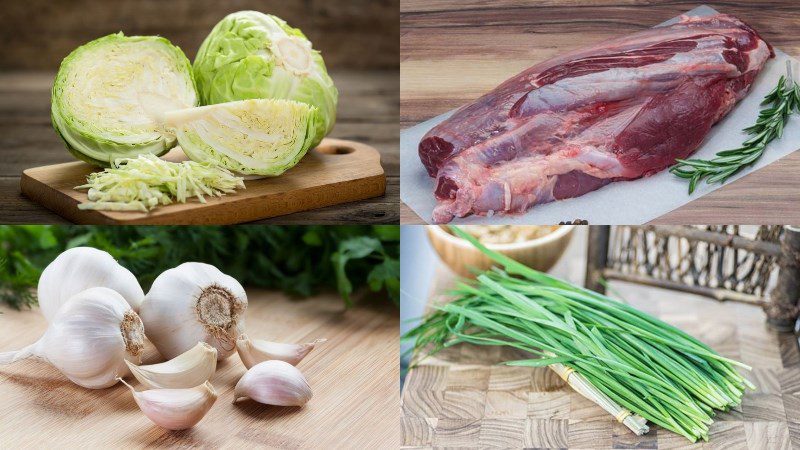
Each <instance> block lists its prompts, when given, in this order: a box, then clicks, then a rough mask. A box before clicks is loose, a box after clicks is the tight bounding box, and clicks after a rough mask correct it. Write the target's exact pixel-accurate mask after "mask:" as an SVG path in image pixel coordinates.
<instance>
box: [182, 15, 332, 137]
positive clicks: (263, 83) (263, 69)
mask: <svg viewBox="0 0 800 450" xmlns="http://www.w3.org/2000/svg"><path fill="white" fill-rule="evenodd" d="M194 76H195V80H196V82H197V89H198V92H199V93H200V100H201V102H202V104H204V105H211V104H216V103H224V102H230V101H236V100H246V99H258V98H264V99H286V100H295V101H298V102H301V103H306V104H308V105H311V106H314V107H316V108H317V110H318V111H319V113H318V114H317V118H316V119H315V123H314V124H313V129H314V133H313V136H312V146H314V145H317V144H318V143H319V142H320V141H321V140H322V138H323V137H325V135H326V134H328V133H329V132H330V131H331V129H332V128H333V124H334V123H335V122H336V103H337V101H338V97H339V93H338V91H337V90H336V86H334V85H333V80H331V77H330V76H329V75H328V72H327V70H326V68H325V62H324V61H323V60H322V56H321V55H320V53H319V52H318V51H316V50H314V49H313V48H312V47H311V42H310V41H309V40H308V39H307V38H306V37H305V35H303V33H302V32H301V31H300V30H299V29H297V28H292V27H290V26H289V25H287V24H286V22H285V21H283V20H282V19H280V18H278V17H275V16H272V15H268V14H263V13H260V12H257V11H240V12H236V13H233V14H230V15H228V16H226V17H225V18H224V19H222V21H220V22H219V23H218V24H217V25H216V26H215V27H214V29H213V30H211V33H210V34H209V35H208V37H206V39H205V41H203V44H202V45H201V46H200V50H199V51H198V52H197V57H196V58H195V60H194Z"/></svg>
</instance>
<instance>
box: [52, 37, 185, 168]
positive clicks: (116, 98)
mask: <svg viewBox="0 0 800 450" xmlns="http://www.w3.org/2000/svg"><path fill="white" fill-rule="evenodd" d="M197 104H198V99H197V92H196V91H195V87H194V81H193V80H192V72H191V65H190V63H189V60H188V59H186V56H185V55H184V54H183V52H181V50H180V49H179V48H178V47H175V46H173V45H172V44H171V43H170V42H169V41H168V40H166V39H164V38H161V37H156V36H125V35H123V34H122V33H117V34H111V35H108V36H105V37H102V38H99V39H96V40H94V41H92V42H89V43H88V44H85V45H83V46H81V47H78V48H77V49H75V50H74V51H73V52H72V53H70V54H69V56H67V57H66V58H65V59H64V61H62V63H61V68H60V69H59V71H58V75H56V79H55V82H54V85H53V95H52V102H51V117H52V121H53V127H55V129H56V131H57V132H58V134H59V135H60V136H61V138H62V139H63V140H64V142H65V143H66V144H67V148H68V149H69V151H70V152H71V153H72V154H73V155H75V157H77V158H78V159H81V160H83V161H86V162H88V163H90V164H95V165H98V166H104V167H108V166H110V165H111V163H112V162H113V161H114V160H116V159H119V158H128V157H136V156H137V155H140V154H148V153H150V154H154V155H161V154H163V153H166V152H167V150H169V149H170V148H172V147H174V146H175V144H176V142H175V137H174V136H172V135H170V134H168V133H165V132H164V130H163V128H162V126H161V125H159V124H158V123H157V121H156V120H154V119H153V117H154V110H156V111H157V110H170V109H178V108H187V107H190V106H195V105H197Z"/></svg>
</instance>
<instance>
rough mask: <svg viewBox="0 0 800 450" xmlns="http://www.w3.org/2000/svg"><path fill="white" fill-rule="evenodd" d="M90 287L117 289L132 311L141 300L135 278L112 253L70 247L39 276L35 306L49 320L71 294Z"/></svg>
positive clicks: (142, 298)
mask: <svg viewBox="0 0 800 450" xmlns="http://www.w3.org/2000/svg"><path fill="white" fill-rule="evenodd" d="M93 287H106V288H109V289H113V290H115V291H117V292H118V293H119V294H120V295H121V296H122V298H124V299H125V301H126V302H127V303H128V305H130V307H131V309H133V311H134V312H138V311H139V306H140V305H141V304H142V300H144V291H142V287H141V286H140V285H139V282H138V281H137V280H136V277H135V276H134V275H133V274H132V273H131V272H130V271H129V270H128V269H126V268H124V267H122V266H121V265H119V263H117V261H116V260H115V259H114V257H113V256H111V255H109V254H108V253H106V252H104V251H102V250H98V249H96V248H91V247H75V248H71V249H69V250H67V251H65V252H63V253H61V254H60V255H58V257H57V258H56V259H54V260H53V262H51V263H50V264H49V265H48V266H47V267H45V269H44V271H42V275H41V276H40V277H39V286H38V290H37V296H38V298H39V309H40V310H41V311H42V314H44V317H45V318H46V319H47V321H48V322H52V320H53V318H54V317H55V315H56V313H57V312H58V310H59V309H61V306H62V305H63V304H64V303H65V302H66V301H67V300H68V299H69V298H70V297H72V296H73V295H75V294H77V293H78V292H81V291H85V290H86V289H89V288H93Z"/></svg>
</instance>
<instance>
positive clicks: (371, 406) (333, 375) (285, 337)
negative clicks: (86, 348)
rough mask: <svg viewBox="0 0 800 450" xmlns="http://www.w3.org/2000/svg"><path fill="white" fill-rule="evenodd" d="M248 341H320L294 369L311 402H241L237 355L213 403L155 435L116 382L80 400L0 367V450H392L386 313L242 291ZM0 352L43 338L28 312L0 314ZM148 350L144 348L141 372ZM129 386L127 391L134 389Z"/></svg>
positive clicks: (72, 390) (42, 376)
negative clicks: (185, 424) (189, 421)
mask: <svg viewBox="0 0 800 450" xmlns="http://www.w3.org/2000/svg"><path fill="white" fill-rule="evenodd" d="M248 300H249V306H248V308H247V313H246V323H247V333H248V335H250V336H252V337H259V338H263V339H269V340H281V341H285V342H308V341H309V340H313V339H316V338H323V337H324V338H327V339H328V342H326V343H325V344H323V345H321V346H320V347H318V348H317V349H315V350H314V351H313V352H311V353H310V354H309V356H307V357H306V359H304V360H303V361H302V362H301V363H300V364H299V365H298V368H299V369H300V370H302V371H303V373H304V374H305V375H306V377H307V378H308V381H309V384H310V385H311V388H312V390H313V392H314V397H313V398H312V399H311V401H309V403H308V404H306V405H305V406H304V407H302V408H295V407H291V408H286V407H277V406H267V405H262V404H259V403H256V402H253V401H249V400H247V401H243V400H240V401H239V402H237V403H236V404H232V400H233V388H234V386H235V385H236V382H237V381H238V380H239V378H240V377H241V376H242V375H243V374H244V372H245V367H244V366H243V365H242V364H241V362H240V361H239V356H238V355H233V356H231V357H230V358H228V359H227V360H225V361H222V362H220V364H219V365H218V367H217V372H216V374H215V375H214V376H213V377H212V379H211V382H212V384H213V385H214V387H215V389H216V390H217V393H218V394H219V398H218V399H217V401H216V403H215V404H214V406H213V407H212V408H211V410H210V411H209V413H208V414H207V415H206V417H204V418H203V420H201V421H200V423H198V424H197V425H196V426H195V427H194V428H191V429H189V430H185V431H168V430H164V429H162V428H160V427H158V426H156V425H154V424H153V423H152V422H150V420H149V419H147V418H146V417H145V416H144V415H143V414H142V413H141V411H139V409H138V408H137V406H136V404H135V403H134V401H133V398H132V397H131V393H130V391H129V390H128V389H127V388H126V387H124V386H122V385H121V384H117V385H115V386H113V387H111V388H108V389H102V390H89V389H84V388H81V387H79V386H77V385H75V384H73V383H71V382H69V381H68V380H67V379H66V378H65V377H64V376H62V375H61V374H60V373H58V371H57V370H56V369H54V368H52V367H51V366H49V365H47V364H45V363H42V362H38V361H23V362H17V363H14V364H12V365H9V366H3V367H0V400H2V401H0V417H2V420H0V447H1V448H20V449H21V448H53V447H56V446H57V447H59V448H112V447H113V448H117V447H119V448H141V447H153V446H157V447H169V448H177V447H181V448H186V447H209V448H230V449H241V448H396V447H397V443H398V442H399V440H400V424H399V422H398V409H397V405H398V402H399V390H400V387H399V378H400V373H399V365H400V362H399V354H398V350H397V348H398V347H397V339H398V330H399V321H398V312H397V307H396V306H394V305H393V304H392V303H391V302H390V301H389V300H388V299H383V298H365V299H361V301H359V302H357V304H356V306H355V307H353V308H351V309H349V310H345V309H344V306H343V302H342V300H341V299H340V298H339V297H338V296H337V295H336V294H335V293H330V294H323V295H318V296H316V297H312V298H308V299H305V300H296V299H288V298H287V297H286V296H284V295H282V294H280V293H276V292H271V291H264V290H249V289H248ZM0 312H1V313H2V314H0V351H6V350H13V349H18V348H21V347H22V346H24V345H27V344H29V343H31V342H34V341H35V340H36V339H38V337H39V336H40V335H41V334H42V332H44V330H45V328H46V323H45V320H44V317H43V316H42V315H41V314H39V312H38V311H36V310H34V311H15V310H12V309H9V308H8V307H0ZM156 356H157V352H156V351H155V349H154V348H153V347H152V345H150V344H148V347H147V348H146V356H145V362H149V361H148V360H150V359H154V358H155V357H156ZM133 385H134V387H139V385H138V383H133Z"/></svg>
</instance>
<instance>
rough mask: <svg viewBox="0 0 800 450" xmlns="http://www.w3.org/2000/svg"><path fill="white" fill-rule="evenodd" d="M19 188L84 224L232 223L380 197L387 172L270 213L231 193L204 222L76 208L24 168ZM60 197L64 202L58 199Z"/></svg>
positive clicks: (310, 194) (311, 191)
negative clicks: (126, 216)
mask: <svg viewBox="0 0 800 450" xmlns="http://www.w3.org/2000/svg"><path fill="white" fill-rule="evenodd" d="M331 186H333V187H335V188H336V189H337V191H338V192H339V193H340V194H341V195H339V196H337V197H336V198H334V199H333V200H330V199H326V198H325V197H323V196H319V195H316V193H317V192H320V191H321V190H324V189H329V188H330V187H331ZM20 191H21V192H22V194H23V195H25V196H26V197H28V198H30V199H31V200H33V201H35V202H37V203H39V204H40V205H42V206H44V207H45V208H47V209H49V210H51V211H53V212H55V213H56V214H58V215H60V216H61V217H63V218H65V219H67V220H70V221H72V222H74V223H77V224H83V225H92V224H101V225H192V224H198V225H199V224H202V225H234V224H238V223H244V222H251V221H254V220H259V219H268V218H272V217H279V216H283V215H287V214H292V213H296V212H301V211H308V210H312V209H318V208H324V207H326V206H334V205H340V204H344V203H350V202H354V201H358V200H365V199H368V198H373V197H380V196H382V195H384V194H385V193H386V174H385V172H384V171H383V167H381V170H380V173H377V174H375V175H371V176H368V177H364V178H358V179H353V180H347V181H343V182H340V183H335V184H332V185H324V186H314V187H311V188H307V189H304V190H302V192H303V193H304V197H305V198H306V199H307V200H308V201H307V202H305V203H294V204H291V203H287V206H286V207H285V208H283V209H282V210H281V212H280V213H272V212H270V211H269V210H268V209H267V208H252V207H242V206H241V203H245V202H250V201H252V199H251V198H242V199H236V198H235V195H232V196H230V197H229V198H228V199H227V200H228V202H226V203H223V204H220V205H217V206H216V208H217V211H216V212H218V214H214V215H213V216H212V220H207V221H197V220H186V218H187V217H192V215H191V214H187V213H186V211H176V212H174V213H170V214H160V215H158V216H144V217H137V218H135V219H130V220H119V219H117V218H115V217H111V216H108V215H106V214H103V213H102V212H99V211H81V210H78V208H77V205H78V202H77V200H75V199H74V198H72V197H70V196H69V195H67V194H65V193H63V192H61V191H59V190H57V189H53V188H51V187H49V186H46V185H44V184H42V183H40V182H38V181H36V180H35V179H33V178H32V177H30V175H28V174H27V173H26V171H23V172H22V176H21V177H20ZM59 196H60V197H61V198H63V199H65V200H66V201H59V200H58V199H59ZM286 196H287V195H285V194H275V195H272V196H271V198H270V197H267V198H266V199H265V200H267V201H273V202H274V201H275V200H276V199H278V201H280V199H281V198H282V197H286ZM214 219H219V220H214ZM225 219H230V220H225Z"/></svg>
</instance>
